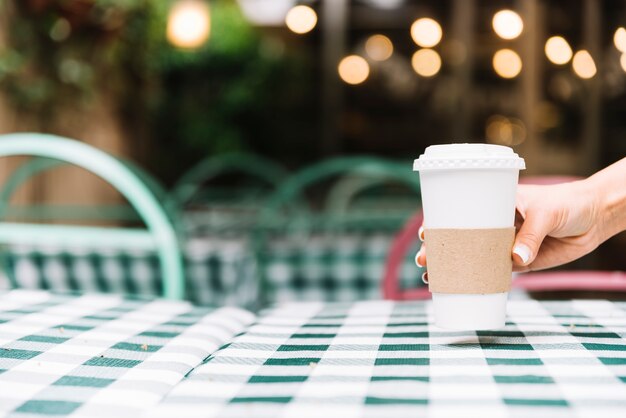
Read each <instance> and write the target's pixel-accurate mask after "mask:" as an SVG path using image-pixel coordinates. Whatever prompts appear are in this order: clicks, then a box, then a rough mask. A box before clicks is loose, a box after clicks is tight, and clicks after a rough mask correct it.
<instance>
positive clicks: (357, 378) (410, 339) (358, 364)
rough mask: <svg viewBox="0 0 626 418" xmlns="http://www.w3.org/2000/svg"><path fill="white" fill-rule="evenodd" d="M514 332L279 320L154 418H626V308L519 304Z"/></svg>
mask: <svg viewBox="0 0 626 418" xmlns="http://www.w3.org/2000/svg"><path fill="white" fill-rule="evenodd" d="M508 314H509V317H508V322H507V325H506V328H504V329H502V330H497V331H479V332H452V331H446V330H442V329H438V328H435V327H433V326H432V325H431V324H432V316H431V315H432V314H431V307H430V304H429V303H424V302H421V303H418V302H408V303H393V302H375V301H370V302H358V303H354V304H326V305H325V304H321V303H293V304H286V305H283V306H280V307H278V308H276V309H274V310H270V311H268V312H266V313H265V315H264V316H261V317H260V319H258V320H257V322H256V323H255V324H254V325H252V326H251V327H250V328H249V330H248V331H247V332H245V333H244V334H241V335H239V336H238V337H236V338H235V339H234V341H233V342H232V343H231V344H229V345H227V346H226V347H224V348H222V349H221V350H220V351H218V352H217V353H216V354H214V355H212V356H210V357H209V359H208V360H207V361H206V362H205V363H204V364H203V365H201V366H199V367H198V368H196V369H195V370H194V371H193V372H192V373H190V374H189V375H188V376H187V377H186V378H185V379H184V380H183V381H182V382H181V383H180V384H178V385H177V386H176V387H175V388H174V389H173V390H172V391H171V392H169V393H168V395H167V396H166V398H165V399H164V400H163V401H162V402H161V403H160V404H159V405H157V406H155V407H153V408H152V409H150V410H148V411H147V412H146V413H145V414H144V416H145V417H171V416H184V417H203V418H207V417H221V418H227V417H231V418H232V417H297V418H301V417H316V418H317V417H325V418H331V417H341V418H345V417H394V418H401V417H407V418H408V417H445V418H450V417H481V418H489V417H533V418H535V417H550V418H554V417H591V418H598V417H620V418H623V417H625V416H626V303H611V302H607V301H574V302H537V301H532V300H524V301H511V302H510V303H509V307H508Z"/></svg>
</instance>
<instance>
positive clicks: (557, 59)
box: [545, 36, 572, 65]
mask: <svg viewBox="0 0 626 418" xmlns="http://www.w3.org/2000/svg"><path fill="white" fill-rule="evenodd" d="M545 52H546V56H547V57H548V59H549V60H550V61H551V62H552V63H554V64H557V65H563V64H567V63H568V62H569V60H571V59H572V48H571V47H570V46H569V44H568V43H567V41H566V40H565V38H563V37H561V36H553V37H551V38H550V39H548V40H547V41H546V46H545Z"/></svg>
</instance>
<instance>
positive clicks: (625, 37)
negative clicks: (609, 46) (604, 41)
mask: <svg viewBox="0 0 626 418" xmlns="http://www.w3.org/2000/svg"><path fill="white" fill-rule="evenodd" d="M613 43H614V44H615V48H617V49H618V50H619V51H621V52H626V29H624V28H622V27H620V28H617V30H616V31H615V35H613Z"/></svg>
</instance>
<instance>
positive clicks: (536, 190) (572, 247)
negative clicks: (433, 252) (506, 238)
mask: <svg viewBox="0 0 626 418" xmlns="http://www.w3.org/2000/svg"><path fill="white" fill-rule="evenodd" d="M516 206H517V211H516V220H515V226H516V228H517V234H516V237H515V244H514V245H513V252H512V257H513V261H514V265H513V269H514V270H515V271H529V270H541V269H545V268H549V267H554V266H558V265H560V264H564V263H567V262H570V261H573V260H576V259H577V258H579V257H582V256H583V255H585V254H587V253H589V252H591V251H593V250H594V249H595V248H596V247H597V246H598V245H599V244H600V243H601V242H602V241H603V240H604V239H605V237H604V234H603V232H602V231H601V226H602V223H601V222H599V219H600V218H599V217H598V216H599V199H598V197H597V190H596V189H595V187H593V184H592V183H590V182H589V181H588V180H581V181H576V182H572V183H564V184H557V185H550V186H531V185H520V186H519V187H518V193H517V204H516ZM419 235H420V239H421V240H422V241H423V239H424V236H423V228H420V233H419ZM415 261H416V263H417V264H418V266H420V267H422V266H426V246H425V245H422V248H421V249H420V251H419V252H418V253H417V255H416V257H415Z"/></svg>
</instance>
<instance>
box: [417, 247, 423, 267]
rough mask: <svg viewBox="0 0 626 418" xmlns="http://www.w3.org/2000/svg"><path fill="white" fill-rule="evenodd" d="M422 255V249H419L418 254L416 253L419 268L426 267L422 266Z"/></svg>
mask: <svg viewBox="0 0 626 418" xmlns="http://www.w3.org/2000/svg"><path fill="white" fill-rule="evenodd" d="M421 255H422V250H419V251H418V252H417V254H415V264H417V267H419V268H422V267H424V266H422V265H421V264H420V256H421Z"/></svg>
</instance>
